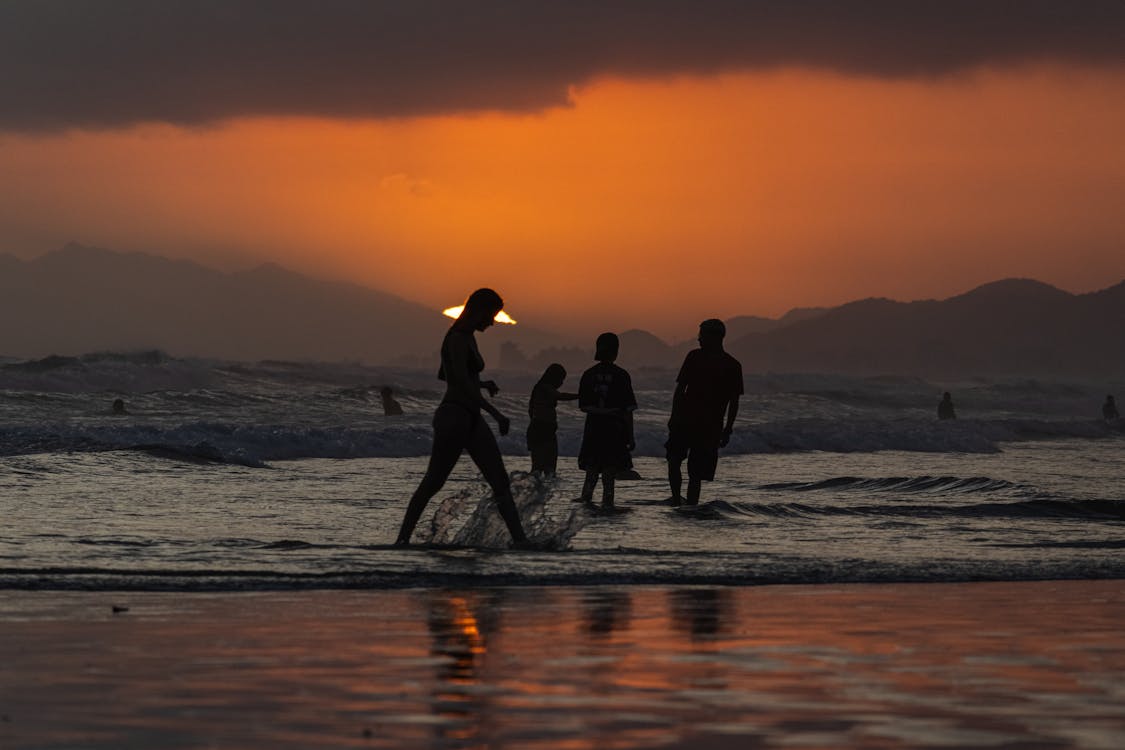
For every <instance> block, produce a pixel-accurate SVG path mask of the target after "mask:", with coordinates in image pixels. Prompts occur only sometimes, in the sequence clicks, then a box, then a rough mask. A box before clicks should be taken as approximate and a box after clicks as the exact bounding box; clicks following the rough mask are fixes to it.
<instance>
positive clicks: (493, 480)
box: [395, 289, 527, 546]
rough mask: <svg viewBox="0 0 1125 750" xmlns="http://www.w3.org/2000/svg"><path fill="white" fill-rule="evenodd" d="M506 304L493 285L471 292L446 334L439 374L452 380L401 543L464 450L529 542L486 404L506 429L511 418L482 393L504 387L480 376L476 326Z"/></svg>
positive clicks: (518, 536) (517, 537)
mask: <svg viewBox="0 0 1125 750" xmlns="http://www.w3.org/2000/svg"><path fill="white" fill-rule="evenodd" d="M503 308H504V300H502V299H501V298H500V295H499V294H497V293H496V292H494V291H493V290H491V289H478V290H476V291H475V292H473V293H472V294H471V295H469V299H468V300H467V301H466V302H465V309H464V310H462V311H461V315H460V317H458V318H457V320H456V321H454V323H453V325H452V326H450V327H449V331H448V332H447V333H446V334H445V339H444V340H443V341H442V343H441V369H440V370H439V371H438V378H439V379H440V380H444V381H445V384H446V387H445V397H444V398H442V400H441V403H440V404H439V405H438V408H437V411H436V412H434V421H433V426H434V445H433V448H432V450H431V451H430V464H429V466H428V467H427V468H426V476H424V477H423V478H422V482H421V484H419V485H418V489H417V490H415V491H414V495H413V497H411V498H410V505H409V506H407V508H406V516H405V517H404V518H403V519H402V528H401V529H400V530H399V532H398V539H397V540H396V541H395V544H396V545H400V546H405V545H408V544H410V535H411V534H412V533H413V532H414V527H415V526H416V525H417V524H418V519H419V518H421V516H422V511H424V510H425V509H426V503H428V502H429V501H430V498H432V497H433V496H434V495H436V494H437V492H438V490H440V489H441V487H442V485H444V484H445V480H446V479H448V478H449V473H450V472H451V471H453V467H454V466H455V465H456V464H457V459H458V458H460V457H461V451H464V450H467V451H468V452H469V456H471V457H472V459H473V462H474V463H475V464H476V465H477V467H478V468H479V469H480V471H481V474H483V475H484V478H485V480H486V481H487V482H488V484H489V485H490V486H491V487H492V494H493V495H494V496H495V498H496V505H497V508H498V509H499V511H500V516H501V517H502V518H503V519H504V523H506V524H507V525H508V531H509V532H510V533H511V535H512V541H513V543H514V544H515V545H517V546H523V545H526V544H527V537H526V536H525V535H524V532H523V526H522V525H521V524H520V515H519V511H518V510H517V509H516V503H515V501H514V500H513V499H512V489H511V484H510V482H509V481H508V470H507V469H506V468H504V459H503V458H502V457H501V455H500V447H499V446H498V445H497V444H496V438H495V436H493V434H492V430H490V429H489V427H488V424H487V423H485V421H484V417H483V416H482V415H481V410H482V409H483V410H484V411H486V412H488V413H489V414H491V415H492V418H493V419H495V420H496V425H497V427H499V429H500V434H501V435H507V434H508V428H509V426H510V423H509V421H508V418H507V417H505V416H504V415H503V414H501V413H500V411H499V410H498V409H497V408H496V407H495V406H493V405H492V404H491V403H490V402H489V401H488V400H487V399H486V398H485V397H484V396H482V395H481V389H482V388H484V389H487V390H488V394H489V395H490V396H495V395H496V393H497V391H499V390H500V389H499V388H497V387H496V383H495V382H493V381H491V380H481V379H480V373H481V370H483V369H484V359H483V358H482V357H481V355H480V350H479V349H477V340H476V337H475V335H474V333H475V332H476V331H484V330H485V329H487V328H488V327H489V326H491V325H492V323H493V318H495V317H496V314H497V313H499V312H500V310H502V309H503Z"/></svg>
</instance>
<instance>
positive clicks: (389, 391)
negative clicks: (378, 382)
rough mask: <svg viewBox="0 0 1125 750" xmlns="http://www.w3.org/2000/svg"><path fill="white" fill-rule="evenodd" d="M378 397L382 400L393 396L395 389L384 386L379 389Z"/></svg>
mask: <svg viewBox="0 0 1125 750" xmlns="http://www.w3.org/2000/svg"><path fill="white" fill-rule="evenodd" d="M379 395H380V396H382V397H383V398H390V397H391V396H393V395H395V389H394V388H391V387H390V386H389V385H385V386H383V387H382V388H380V389H379Z"/></svg>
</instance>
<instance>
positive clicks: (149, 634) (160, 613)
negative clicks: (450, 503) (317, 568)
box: [0, 580, 1125, 749]
mask: <svg viewBox="0 0 1125 750" xmlns="http://www.w3.org/2000/svg"><path fill="white" fill-rule="evenodd" d="M114 606H116V607H117V609H118V610H119V611H116V612H115V611H114V610H113V607H114ZM1123 623H1125V581H1120V580H1108V581H1060V582H1021V583H956V584H878V585H865V584H859V585H832V586H817V585H805V586H761V587H655V586H631V587H534V586H528V587H517V588H508V589H472V590H439V589H406V590H394V591H382V590H374V591H288V592H257V593H251V592H240V593H198V592H197V593H189V594H188V593H175V592H163V593H141V592H129V593H114V592H89V593H81V592H66V593H62V592H18V591H8V592H5V594H4V596H3V597H2V598H0V661H2V663H3V672H2V674H3V676H2V678H0V746H2V747H4V748H21V749H22V748H106V749H109V748H115V749H120V748H155V747H173V748H175V747H182V748H197V747H213V748H279V747H286V748H289V747H292V748H313V747H318V748H328V747H340V748H391V747H402V748H406V747H410V748H417V747H434V748H476V747H490V748H491V747H510V748H517V747H518V748H548V747H550V748H625V747H664V748H680V747H682V748H688V747H693V748H745V747H779V748H780V747H785V748H826V747H873V748H918V747H925V748H950V747H958V748H965V747H979V748H1001V747H1002V748H1069V747H1074V748H1105V749H1109V748H1118V747H1122V746H1125V708H1123V706H1125V635H1123V633H1122V628H1123Z"/></svg>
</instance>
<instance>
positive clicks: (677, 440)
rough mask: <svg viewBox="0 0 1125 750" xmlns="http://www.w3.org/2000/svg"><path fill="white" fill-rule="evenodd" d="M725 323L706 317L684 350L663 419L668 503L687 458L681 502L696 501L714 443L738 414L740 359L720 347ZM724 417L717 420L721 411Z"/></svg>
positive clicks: (714, 454) (676, 495) (726, 435)
mask: <svg viewBox="0 0 1125 750" xmlns="http://www.w3.org/2000/svg"><path fill="white" fill-rule="evenodd" d="M726 334H727V327H726V326H725V325H724V324H723V321H721V320H717V319H715V318H712V319H710V320H705V321H703V322H702V323H700V324H699V348H698V349H693V350H692V351H690V352H688V355H687V357H685V358H684V364H683V366H682V367H681V368H680V374H679V375H678V376H677V377H676V391H675V393H674V394H673V395H672V416H671V418H670V419H669V420H668V442H667V443H665V444H664V447H665V449H666V450H667V457H668V485H669V486H670V487H671V488H672V505H680V504H681V503H683V502H684V498H683V496H682V495H681V494H680V488H681V486H682V484H683V475H682V474H681V473H680V465H681V464H683V462H684V459H685V458H686V459H687V462H688V493H687V504H688V505H698V504H699V493H700V490H701V487H702V483H703V481H704V480H707V481H711V480H712V479H714V478H715V467H716V465H718V462H719V448H721V447H723V446H725V445H726V444H727V442H729V441H730V434H731V430H732V429H733V428H734V419H735V417H737V416H738V397H739V396H741V395H742V394H743V387H742V365H741V364H740V363H739V361H738V360H737V359H735V358H734V357H732V356H731V355H729V354H727V353H726V351H724V350H723V337H724V336H726ZM724 413H725V414H726V423H725V426H724V423H723V414H724Z"/></svg>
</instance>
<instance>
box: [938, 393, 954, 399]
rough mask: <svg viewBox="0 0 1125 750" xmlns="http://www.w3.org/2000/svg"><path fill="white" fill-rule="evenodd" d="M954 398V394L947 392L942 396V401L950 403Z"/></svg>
mask: <svg viewBox="0 0 1125 750" xmlns="http://www.w3.org/2000/svg"><path fill="white" fill-rule="evenodd" d="M952 398H953V396H952V394H950V393H949V391H946V392H945V393H943V394H941V400H942V401H950V400H952Z"/></svg>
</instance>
